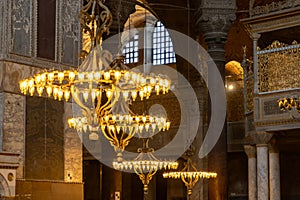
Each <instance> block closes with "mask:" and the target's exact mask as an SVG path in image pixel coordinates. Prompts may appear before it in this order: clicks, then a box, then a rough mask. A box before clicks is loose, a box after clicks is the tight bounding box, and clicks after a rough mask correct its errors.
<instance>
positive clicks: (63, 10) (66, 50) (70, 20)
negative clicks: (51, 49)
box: [58, 0, 81, 66]
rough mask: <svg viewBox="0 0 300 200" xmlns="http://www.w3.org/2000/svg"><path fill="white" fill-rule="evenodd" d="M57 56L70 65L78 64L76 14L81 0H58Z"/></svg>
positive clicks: (78, 28)
mask: <svg viewBox="0 0 300 200" xmlns="http://www.w3.org/2000/svg"><path fill="white" fill-rule="evenodd" d="M59 7H60V10H59V15H60V17H59V25H58V26H59V27H58V34H59V38H60V41H59V51H58V52H59V56H60V58H59V59H60V60H59V61H60V62H62V63H64V64H70V65H75V66H76V65H78V53H79V50H80V46H81V44H80V41H81V39H80V37H81V33H80V24H79V21H78V18H77V16H78V14H79V11H80V8H81V1H72V0H66V1H59Z"/></svg>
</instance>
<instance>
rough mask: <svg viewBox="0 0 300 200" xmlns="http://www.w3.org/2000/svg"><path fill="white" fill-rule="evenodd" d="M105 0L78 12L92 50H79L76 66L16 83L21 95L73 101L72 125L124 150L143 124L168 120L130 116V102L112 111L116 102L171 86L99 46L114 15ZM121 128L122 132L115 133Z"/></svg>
mask: <svg viewBox="0 0 300 200" xmlns="http://www.w3.org/2000/svg"><path fill="white" fill-rule="evenodd" d="M103 2H104V0H88V1H87V4H86V5H85V6H83V8H82V10H81V11H80V14H79V21H80V25H81V29H82V33H83V34H84V35H88V38H89V43H90V49H89V50H88V49H84V50H82V52H81V55H82V57H83V58H84V60H83V62H82V64H81V65H80V66H79V67H78V68H77V69H69V70H57V69H55V70H50V71H43V72H41V73H37V74H35V75H33V76H31V77H29V78H27V79H24V80H21V81H20V82H19V85H20V90H21V92H22V93H23V94H25V95H26V94H29V95H31V96H33V95H34V94H35V93H37V94H38V96H45V95H47V96H48V97H53V98H54V99H55V100H59V101H61V100H63V99H64V100H65V101H70V99H72V100H73V102H75V103H76V105H77V106H79V108H80V112H79V114H78V116H74V118H71V119H69V120H68V124H69V126H70V127H71V128H75V129H76V130H78V131H83V132H89V138H90V139H92V140H97V139H98V131H99V130H102V132H103V134H104V135H105V137H106V138H107V139H108V140H109V141H110V142H111V144H112V145H114V146H115V147H116V148H119V149H121V150H124V148H125V146H126V145H127V144H128V142H129V140H130V139H131V138H132V137H133V135H134V134H135V133H136V132H138V131H141V129H145V130H149V129H150V127H151V128H152V130H153V131H154V130H155V129H158V130H159V131H160V130H167V129H169V127H170V123H169V122H168V121H167V120H166V119H165V118H159V119H158V118H157V117H153V116H142V115H134V114H133V113H132V112H131V111H130V110H129V107H128V106H125V108H126V109H128V110H127V111H126V112H125V114H124V115H121V114H115V113H113V107H114V106H115V105H116V103H117V102H119V101H120V100H121V99H122V100H121V101H123V104H129V102H131V101H135V99H136V98H137V97H140V99H141V100H143V99H144V98H146V99H148V98H149V97H150V95H151V94H152V93H153V92H154V91H155V93H156V94H157V95H159V94H161V93H163V94H165V93H167V92H168V91H169V89H170V86H171V81H170V79H169V78H167V77H166V76H163V75H155V74H147V75H146V74H144V73H141V72H139V71H135V70H129V69H128V68H127V66H126V65H125V64H124V57H122V56H120V55H118V56H117V57H116V58H115V60H114V61H113V62H112V55H111V54H110V52H108V51H107V50H103V49H102V35H103V34H104V33H106V34H109V27H110V26H111V24H112V14H111V12H110V11H109V9H108V8H107V7H106V6H105V5H104V4H103ZM120 132H122V136H118V137H117V135H118V134H119V133H120Z"/></svg>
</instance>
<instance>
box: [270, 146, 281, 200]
mask: <svg viewBox="0 0 300 200" xmlns="http://www.w3.org/2000/svg"><path fill="white" fill-rule="evenodd" d="M269 167H270V171H269V176H270V200H280V199H281V198H280V164H279V150H278V148H277V146H276V145H275V144H274V143H273V144H272V143H271V145H269Z"/></svg>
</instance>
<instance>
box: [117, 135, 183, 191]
mask: <svg viewBox="0 0 300 200" xmlns="http://www.w3.org/2000/svg"><path fill="white" fill-rule="evenodd" d="M148 142H149V139H146V142H145V141H144V144H143V148H139V149H138V153H139V155H138V156H137V157H136V158H135V159H134V160H132V161H125V160H124V161H123V160H121V161H118V160H117V161H115V162H113V167H114V168H115V169H116V170H133V171H134V172H135V173H136V174H137V175H138V176H139V178H140V180H141V181H142V183H143V185H144V193H145V194H147V193H148V185H149V183H150V181H151V180H152V177H153V176H154V175H155V173H156V172H157V171H158V170H161V169H165V170H171V169H177V167H178V162H177V161H167V160H164V161H163V160H159V159H157V158H156V157H155V156H154V155H153V153H154V149H153V148H149V146H148Z"/></svg>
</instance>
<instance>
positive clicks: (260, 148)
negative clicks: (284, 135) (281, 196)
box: [256, 144, 269, 200]
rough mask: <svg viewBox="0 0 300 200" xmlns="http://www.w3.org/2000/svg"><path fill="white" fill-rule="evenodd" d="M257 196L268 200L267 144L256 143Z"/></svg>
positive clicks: (261, 199)
mask: <svg viewBox="0 0 300 200" xmlns="http://www.w3.org/2000/svg"><path fill="white" fill-rule="evenodd" d="M256 147H257V149H256V151H257V197H258V200H269V176H268V171H269V170H268V168H269V167H268V145H267V144H257V145H256Z"/></svg>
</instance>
